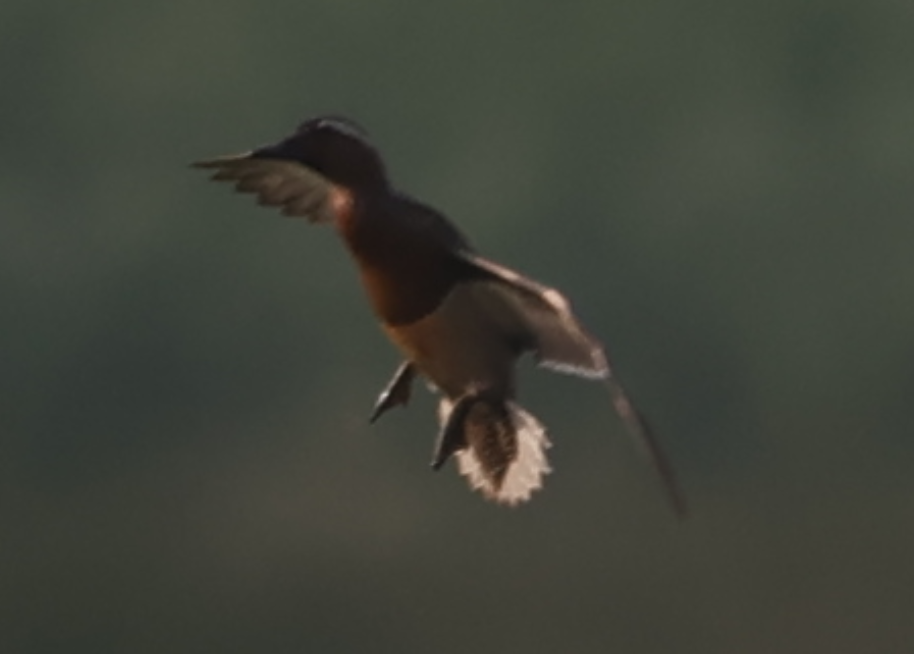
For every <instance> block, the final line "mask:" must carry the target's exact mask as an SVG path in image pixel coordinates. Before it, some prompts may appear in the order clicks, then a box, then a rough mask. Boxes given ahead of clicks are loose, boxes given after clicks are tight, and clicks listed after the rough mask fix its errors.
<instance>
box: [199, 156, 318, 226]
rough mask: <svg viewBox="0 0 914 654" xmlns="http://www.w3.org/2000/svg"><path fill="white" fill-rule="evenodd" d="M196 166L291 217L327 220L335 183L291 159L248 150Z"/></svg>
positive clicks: (217, 179) (316, 220)
mask: <svg viewBox="0 0 914 654" xmlns="http://www.w3.org/2000/svg"><path fill="white" fill-rule="evenodd" d="M192 165H193V166H194V167H195V168H204V169H209V170H213V171H215V172H214V173H213V175H212V179H213V180H215V181H218V182H234V184H235V189H236V190H238V191H239V192H241V193H253V194H254V195H256V196H257V201H258V202H259V203H260V204H261V205H264V206H271V207H280V208H281V209H282V212H283V214H285V215H286V216H290V217H301V218H307V219H308V220H310V221H311V222H330V221H331V220H333V215H334V206H333V202H334V191H335V187H334V185H333V184H332V183H331V182H330V181H329V180H328V179H327V178H326V177H324V176H323V175H321V174H320V173H317V172H315V171H314V170H312V169H310V168H308V167H306V166H303V165H301V164H299V163H296V162H294V161H286V160H282V159H265V158H261V157H255V156H253V153H251V152H245V153H243V154H239V155H230V156H227V157H219V158H217V159H209V160H206V161H198V162H195V163H194V164H192Z"/></svg>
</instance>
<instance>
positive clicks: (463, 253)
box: [193, 116, 686, 515]
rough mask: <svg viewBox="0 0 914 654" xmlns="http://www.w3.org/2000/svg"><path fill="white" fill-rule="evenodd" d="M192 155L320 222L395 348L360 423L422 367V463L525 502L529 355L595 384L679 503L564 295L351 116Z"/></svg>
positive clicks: (538, 445) (531, 433) (538, 432)
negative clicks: (520, 391)
mask: <svg viewBox="0 0 914 654" xmlns="http://www.w3.org/2000/svg"><path fill="white" fill-rule="evenodd" d="M193 165H194V166H195V167H198V168H205V169H209V170H211V171H213V175H212V179H214V180H218V181H227V182H231V183H233V184H234V185H235V188H236V189H237V190H238V191H240V192H243V193H252V194H254V195H256V196H257V199H258V201H259V203H260V204H261V205H265V206H270V207H278V208H279V209H280V210H281V211H282V213H283V214H285V215H286V216H291V217H302V218H306V219H308V220H309V221H311V222H314V223H329V224H331V225H333V227H334V228H335V229H336V232H337V233H338V235H339V236H340V238H341V239H342V241H343V243H344V244H345V246H346V248H347V249H348V250H349V253H350V254H351V255H352V258H353V259H354V260H355V263H356V265H357V266H358V271H359V275H360V277H361V281H362V285H363V286H364V288H365V291H366V293H367V295H368V300H369V302H370V303H371V307H372V309H373V311H374V313H375V315H376V316H377V318H378V320H379V321H380V324H381V328H382V329H383V331H384V332H385V333H386V334H387V336H388V337H389V338H390V340H391V341H392V342H393V343H394V344H395V345H396V346H397V348H398V349H399V350H400V352H401V353H402V355H403V357H404V361H403V362H402V363H401V364H400V366H399V367H398V368H397V370H396V372H395V373H394V374H393V377H392V378H391V380H390V381H389V383H388V384H387V386H386V387H385V388H384V390H383V391H382V392H381V394H380V396H379V397H378V399H377V402H376V403H375V406H374V409H373V411H372V412H371V416H370V421H371V422H372V423H373V422H374V421H376V420H377V419H378V418H379V417H381V415H383V414H384V413H385V412H386V411H388V410H389V409H391V408H393V407H396V406H399V405H406V404H407V402H408V401H409V399H410V394H411V390H412V385H413V382H414V380H415V379H416V377H417V376H419V377H422V378H424V379H425V381H426V382H427V383H428V384H429V385H430V386H431V387H432V388H433V389H436V390H437V392H438V393H440V395H441V399H440V404H439V409H438V417H439V422H440V429H439V432H438V437H437V443H436V445H435V449H434V454H433V456H432V468H434V469H435V470H438V469H440V468H441V467H442V466H443V465H444V464H445V463H447V461H448V460H449V459H451V457H453V458H454V459H456V463H457V468H458V470H459V471H460V473H461V474H462V475H464V476H465V477H466V478H467V480H468V482H469V484H470V486H471V487H472V488H473V489H476V490H479V491H480V492H481V493H482V494H483V495H484V496H485V497H487V498H489V499H491V500H494V501H495V502H497V503H500V504H506V505H515V504H519V503H521V502H525V501H526V500H528V499H529V498H530V496H531V494H532V493H533V492H534V491H536V490H537V489H539V488H541V487H542V484H543V477H544V475H546V474H547V473H548V472H549V471H550V467H549V462H548V460H547V458H546V450H547V449H548V448H549V447H550V442H549V439H548V437H547V435H546V430H545V429H544V427H543V425H542V424H540V422H539V421H538V420H537V419H536V418H535V417H534V416H533V415H531V414H530V413H529V412H528V411H526V410H525V409H524V408H523V407H521V406H520V405H519V404H518V403H517V380H516V370H515V368H516V363H517V361H518V359H519V358H520V357H521V356H523V355H525V354H528V353H529V354H530V355H532V357H533V358H534V359H535V361H536V362H537V363H538V364H539V365H540V366H542V367H545V368H549V369H552V370H555V371H558V372H562V373H569V374H572V375H578V376H580V377H584V378H586V379H592V380H601V381H603V382H604V383H606V384H607V385H608V388H609V390H610V394H611V397H612V400H613V404H614V406H615V409H616V411H617V412H618V414H619V416H620V417H621V419H622V421H623V422H624V423H625V424H626V426H627V428H628V430H629V432H630V433H631V434H632V435H633V436H634V437H635V438H636V440H637V441H638V442H639V443H640V445H641V446H642V449H643V450H644V452H645V453H646V454H647V456H648V458H649V460H650V461H651V463H652V464H653V466H654V467H655V469H656V470H657V472H658V473H659V475H660V478H661V480H662V483H663V484H664V488H665V491H666V494H667V496H668V498H669V500H670V502H671V504H672V506H673V508H674V510H675V511H676V512H677V513H678V514H680V515H682V514H684V513H685V510H686V506H685V501H684V498H683V495H682V493H681V492H680V490H679V487H678V485H677V484H676V481H675V478H674V475H673V472H672V469H671V467H670V465H669V463H668V462H667V459H666V457H665V456H664V455H663V452H662V451H661V450H660V448H659V446H658V444H657V442H656V440H655V439H654V437H653V435H652V433H651V430H650V428H649V426H648V424H647V422H646V421H645V419H644V417H643V416H642V414H641V413H640V412H639V411H638V410H637V409H636V408H635V406H634V405H633V404H632V402H631V400H630V399H629V397H628V394H627V393H626V392H625V390H624V388H623V387H622V386H621V384H620V383H619V381H618V380H617V378H616V377H615V376H614V375H613V373H612V371H611V369H610V366H609V363H608V361H607V356H606V353H605V351H604V348H603V346H602V345H601V343H600V342H599V341H598V340H596V339H595V338H594V337H593V336H591V335H590V334H589V333H587V331H586V330H585V329H584V327H583V326H582V325H581V323H580V321H579V320H578V319H577V318H576V317H575V315H574V313H573V312H572V310H571V306H570V304H569V302H568V300H567V299H566V298H565V296H564V295H562V294H561V293H560V292H559V291H557V290H556V289H554V288H550V287H548V286H544V285H542V284H540V283H538V282H536V281H533V280H532V279H530V278H528V277H525V276H524V275H521V274H520V273H517V272H515V271H513V270H511V269H509V268H506V267H504V266H502V265H500V264H498V263H495V262H494V261H491V260H490V259H486V258H484V257H482V256H481V255H479V254H478V253H477V251H476V250H475V248H473V246H472V245H471V244H470V242H469V241H468V240H467V238H466V237H465V236H464V235H463V234H462V233H461V232H460V231H459V230H458V229H457V228H456V227H455V226H454V225H453V224H452V223H451V222H450V221H449V220H448V219H447V218H446V217H445V216H444V215H443V214H442V213H441V212H439V211H437V210H436V209H434V208H432V207H430V206H428V205H426V204H423V203H421V202H419V201H417V200H415V199H413V198H412V197H410V196H409V195H407V194H405V193H403V192H401V191H399V190H397V189H396V188H395V187H394V186H393V185H392V183H391V181H390V178H389V177H388V173H387V170H386V168H385V165H384V162H383V161H382V159H381V156H380V154H379V153H378V151H377V150H376V149H375V147H374V146H373V145H372V144H371V143H370V142H369V140H368V137H367V135H366V133H365V131H364V130H363V129H362V128H361V127H360V126H359V125H357V124H356V123H354V122H353V121H351V120H348V119H346V118H342V117H336V116H324V117H318V118H314V119H311V120H307V121H306V122H304V123H303V124H301V125H300V126H299V127H298V129H297V130H296V131H295V133H294V134H292V135H291V136H289V137H287V138H284V139H282V140H280V141H279V142H277V143H274V144H272V145H267V146H264V147H260V148H257V149H255V150H251V151H249V152H244V153H242V154H238V155H233V156H226V157H220V158H217V159H210V160H206V161H199V162H197V163H195V164H193Z"/></svg>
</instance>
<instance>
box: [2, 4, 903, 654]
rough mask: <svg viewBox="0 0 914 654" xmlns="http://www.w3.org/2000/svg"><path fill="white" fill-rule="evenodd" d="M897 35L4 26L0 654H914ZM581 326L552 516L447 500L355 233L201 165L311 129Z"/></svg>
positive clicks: (81, 15)
mask: <svg viewBox="0 0 914 654" xmlns="http://www.w3.org/2000/svg"><path fill="white" fill-rule="evenodd" d="M912 33H914V4H912V3H911V2H909V1H902V0H874V1H872V2H868V3H860V2H843V1H840V0H839V1H827V2H826V1H824V0H823V1H819V2H815V1H800V2H797V1H796V0H791V1H790V2H786V1H779V0H774V1H772V0H764V1H762V0H757V1H752V2H738V3H732V2H688V3H683V2H679V1H676V0H653V1H648V2H643V1H639V2H634V1H631V0H623V1H620V2H613V3H604V2H573V1H571V2H563V3H551V2H545V1H536V2H534V1H530V2H502V3H492V2H480V1H476V2H464V3H459V4H458V3H443V2H425V3H408V2H395V1H392V0H391V1H386V2H385V1H376V2H345V1H340V0H332V1H331V0H325V1H322V2H305V1H304V0H296V1H294V2H293V1H281V2H280V1H277V2H253V1H250V0H247V1H245V0H234V1H231V0H221V1H219V2H216V1H215V0H181V1H180V2H178V1H176V0H164V1H163V2H157V3H138V2H137V3H130V2H126V3H125V2H114V1H113V0H111V1H104V0H94V1H92V2H82V3H65V2H59V1H58V2H43V3H42V2H34V1H32V0H27V1H26V0H7V2H5V3H4V4H3V5H2V7H0V85H2V90H3V91H2V97H3V101H2V103H0V301H2V307H3V310H2V314H0V327H2V346H0V347H2V349H0V384H2V394H0V527H2V535H0V621H2V624H0V652H3V653H10V654H44V653H46V652H47V653H52V652H53V653H56V652H68V653H82V652H86V653H92V654H99V653H101V654H105V653H108V652H111V653H115V652H117V653H121V652H130V653H131V654H147V653H148V654H152V653H156V654H158V653H161V652H169V653H171V654H183V653H189V652H220V653H222V652H224V653H235V652H238V653H245V654H247V653H252V654H253V653H258V654H261V653H270V654H274V653H275V654H282V653H286V652H359V651H368V652H384V653H386V652H391V653H393V652H398V653H399V652H410V651H434V652H439V653H441V654H444V653H451V652H453V653H465V652H526V653H529V654H534V653H540V652H543V653H545V652H595V653H596V652H625V653H659V652H690V653H691V652H696V653H717V652H720V653H732V652H739V653H741V654H760V653H769V652H778V653H779V654H780V653H785V652H786V653H790V652H797V653H804V654H805V653H809V652H828V653H829V654H840V653H845V652H846V653H854V654H856V653H859V652H878V653H880V654H884V653H892V652H910V651H912V649H911V648H912V647H914V620H912V618H914V560H912V555H914V478H912V474H911V473H912V469H914V468H912V466H914V447H912V444H911V436H912V433H911V432H912V429H911V416H910V405H911V397H912V393H914V340H912V337H911V335H912V331H914V303H912V285H914V256H912V239H914V221H912V210H914V183H912V173H914V74H912V70H914V38H912V36H911V35H912ZM328 111H329V112H338V113H343V114H347V115H350V116H352V117H354V118H356V119H357V120H358V121H360V122H361V123H363V124H364V125H365V126H366V127H367V128H368V130H369V131H370V132H371V134H372V136H373V138H374V140H375V142H376V143H377V144H378V145H379V146H380V147H381V149H382V151H383V152H384V153H385V154H386V156H387V159H388V164H389V166H390V169H391V172H392V175H393V177H394V178H395V180H397V181H398V182H399V184H401V185H402V187H404V188H406V189H408V190H409V191H410V192H411V193H413V194H414V195H416V196H418V197H420V198H422V199H424V200H426V201H428V202H430V203H432V204H434V205H436V206H438V207H440V208H442V209H443V210H444V211H446V212H447V213H448V214H449V215H450V216H451V217H452V218H453V219H454V220H455V221H457V222H458V223H459V224H460V225H461V226H462V227H463V228H464V229H465V230H466V231H467V232H468V233H469V234H470V235H471V236H472V238H473V240H474V242H475V243H476V245H477V246H478V247H479V248H480V249H481V250H482V251H483V252H485V253H486V254H488V255H490V256H492V257H494V258H496V259H498V260H501V261H503V262H505V263H506V264H508V265H511V266H513V267H516V268H518V269H520V270H522V271H524V272H527V273H529V274H531V275H533V276H534V277H536V278H539V279H541V280H543V281H546V282H549V283H551V284H555V285H556V286H558V287H560V288H562V289H564V290H565V291H566V292H567V293H568V295H569V296H570V297H571V298H572V299H573V300H574V302H575V305H576V306H577V307H578V309H579V313H580V314H581V316H582V317H583V318H584V320H585V321H586V322H587V323H588V325H589V326H590V328H591V330H592V331H594V332H595V333H596V334H599V335H600V336H601V337H603V338H604V339H605V340H606V342H607V343H608V344H609V345H610V350H611V352H612V354H613V357H614V360H615V363H616V368H617V371H618V372H619V374H620V376H621V377H622V378H623V379H625V380H626V382H627V384H628V385H629V388H630V390H631V391H632V393H633V394H634V395H635V397H636V398H638V400H639V401H640V403H641V405H642V406H643V407H644V408H645V409H646V411H647V412H648V413H649V414H650V415H651V416H652V418H653V421H654V423H655V424H656V426H657V429H658V432H659V433H660V435H661V437H662V440H663V441H664V443H665V445H666V447H667V449H668V451H669V453H670V456H671V458H672V459H673V460H674V462H675V464H676V467H677V468H678V470H679V472H680V475H681V477H682V480H683V484H684V486H685V487H686V489H687V492H688V494H689V497H690V500H691V504H692V507H693V515H692V517H691V518H690V519H689V520H688V521H686V522H684V523H678V522H677V521H676V520H675V519H674V518H673V516H672V515H671V513H670V511H669V510H668V508H667V507H666V506H665V505H664V503H663V498H662V495H661V493H660V492H659V489H658V487H657V484H656V482H655V479H654V477H653V476H652V474H651V471H650V470H649V469H648V468H647V467H646V466H644V465H643V464H642V462H641V461H640V459H639V458H638V456H637V455H636V454H635V453H634V451H633V449H632V448H631V447H630V444H629V443H628V442H627V440H626V437H625V434H624V432H623V430H622V428H621V426H620V424H619V423H618V421H617V419H616V418H615V417H614V415H613V414H612V411H611V409H610V407H609V402H608V400H607V397H606V395H605V393H604V391H603V390H602V389H601V388H600V387H599V386H598V385H592V384H588V383H585V382H582V381H578V380H574V379H568V378H562V377H559V376H554V375H548V374H546V373H543V372H534V371H532V370H531V369H530V367H529V366H528V367H527V369H526V372H525V374H524V402H525V404H526V405H527V406H529V407H530V408H532V409H533V411H534V412H535V413H536V414H538V415H539V416H540V417H541V419H542V420H543V421H544V422H545V423H546V424H547V425H548V426H549V427H550V430H551V434H552V437H553V441H554V443H555V447H554V448H553V450H552V459H553V463H554V466H555V469H556V471H555V473H554V474H553V475H552V476H550V477H549V479H548V484H547V489H546V491H545V492H544V493H542V494H539V495H537V496H536V498H535V500H534V501H533V503H532V504H530V505H528V506H525V507H522V508H520V509H517V510H507V509H503V508H499V507H496V506H493V505H491V504H489V503H486V502H484V501H483V500H482V499H481V498H480V497H479V496H477V495H473V494H470V492H469V491H468V489H467V488H466V485H465V483H464V482H463V480H462V479H460V478H458V476H457V475H456V474H455V472H454V471H453V469H448V470H446V471H444V472H442V473H440V474H437V475H436V474H433V473H431V472H430V471H429V470H428V468H427V463H428V460H429V457H430V453H431V447H432V441H433V436H434V433H435V429H436V427H435V418H434V402H433V401H432V400H431V399H430V397H429V396H428V394H427V393H425V392H424V391H423V392H420V393H419V396H418V397H417V398H416V401H415V402H414V405H413V406H412V407H411V408H410V410H409V411H407V412H402V411H397V412H393V413H391V414H389V415H388V416H386V417H385V418H384V420H382V421H381V423H379V424H378V425H377V426H375V427H373V428H369V427H368V425H367V424H366V420H365V418H366V416H367V413H368V411H369V409H370V407H371V404H372V402H373V401H374V398H375V395H376V393H377V392H378V391H379V390H380V387H381V386H382V384H383V383H384V382H386V380H387V377H388V375H389V374H390V372H391V371H392V370H393V368H394V366H395V365H396V363H397V360H398V358H397V355H396V354H395V352H394V351H393V348H392V347H391V346H390V345H389V344H388V343H387V342H386V341H385V339H384V338H383V336H382V335H381V333H380V332H379V330H378V329H377V328H376V326H375V325H374V324H373V319H372V317H371V315H370V313H369V310H368V308H367V306H366V304H365V302H364V301H363V298H362V294H361V290H360V289H359V288H358V284H357V279H356V275H355V274H354V270H353V268H352V266H351V264H350V262H349V261H348V260H347V258H346V257H345V256H344V254H343V252H342V248H341V247H340V246H339V244H338V243H337V242H336V240H335V238H334V236H333V235H332V233H331V232H330V231H329V230H326V229H323V230H322V229H317V228H312V227H310V226H308V225H307V224H306V223H304V222H297V221H290V220H286V219H282V218H281V217H279V216H278V214H276V213H275V212H268V211H265V210H262V209H258V208H257V207H255V206H254V204H253V202H251V200H250V199H249V198H241V197H235V196H233V195H232V194H230V193H229V192H228V191H229V190H228V189H227V188H225V187H219V186H217V185H214V184H210V183H208V182H207V181H206V180H205V177H204V176H203V175H201V174H200V173H199V172H197V171H192V170H190V169H188V168H187V167H186V164H187V163H188V162H189V161H192V160H194V159H198V158H203V157H208V156H212V155H218V154H225V153H229V152H233V151H238V150H243V149H246V148H248V147H251V146H255V145H258V144H261V143H264V142H268V141H270V140H273V139H274V138H276V137H278V136H281V135H283V134H285V133H286V132H288V131H291V129H292V128H294V126H295V125H296V124H297V123H298V122H299V120H300V119H301V118H303V117H306V116H309V115H313V114H316V113H323V112H328Z"/></svg>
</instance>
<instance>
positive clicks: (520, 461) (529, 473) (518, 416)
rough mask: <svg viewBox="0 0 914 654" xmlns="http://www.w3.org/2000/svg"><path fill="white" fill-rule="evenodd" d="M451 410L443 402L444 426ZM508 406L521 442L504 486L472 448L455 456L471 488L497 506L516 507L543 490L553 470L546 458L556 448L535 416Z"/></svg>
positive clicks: (440, 413) (465, 449)
mask: <svg viewBox="0 0 914 654" xmlns="http://www.w3.org/2000/svg"><path fill="white" fill-rule="evenodd" d="M451 406H452V404H451V402H449V401H448V400H446V399H442V401H441V405H440V407H439V415H440V417H441V418H442V423H443V422H444V421H445V420H446V419H447V416H448V415H449V413H450V409H451ZM506 406H507V408H508V414H509V416H510V419H511V423H512V424H513V426H514V433H515V437H516V439H517V454H516V456H515V457H514V460H513V461H512V462H511V463H510V464H509V466H508V470H507V472H506V473H505V475H504V478H503V479H502V481H501V483H500V484H497V485H496V484H495V483H494V482H493V480H492V478H491V477H490V476H489V475H487V474H486V472H485V470H484V468H483V466H482V464H481V462H480V460H479V458H478V457H477V455H476V452H475V451H474V449H473V448H472V447H465V448H463V449H461V450H458V451H457V452H455V454H454V456H455V457H456V459H457V469H458V470H459V471H460V474H462V475H463V476H465V477H466V478H467V482H468V483H469V484H470V487H471V488H473V489H474V490H479V491H480V492H481V493H482V494H483V495H485V496H486V497H487V498H489V499H490V500H493V501H494V502H497V503H499V504H506V505H508V506H515V505H517V504H521V503H523V502H526V501H527V500H529V499H530V497H531V496H532V495H533V493H534V492H535V491H537V490H539V489H540V488H542V487H543V477H544V476H545V475H547V474H549V472H551V470H552V468H551V467H550V466H549V461H548V459H547V458H546V450H547V449H549V448H550V447H551V446H552V444H551V443H550V442H549V438H548V436H547V435H546V429H545V428H544V427H543V425H542V424H541V423H540V421H539V420H537V419H536V418H535V417H534V416H533V415H531V414H530V413H528V412H527V411H525V410H524V409H523V408H522V407H520V406H518V405H517V404H515V403H514V402H510V401H509V402H507V403H506Z"/></svg>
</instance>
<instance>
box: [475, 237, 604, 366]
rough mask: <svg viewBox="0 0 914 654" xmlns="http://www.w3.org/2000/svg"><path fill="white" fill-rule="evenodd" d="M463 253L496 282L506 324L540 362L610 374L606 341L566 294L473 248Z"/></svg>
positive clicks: (543, 364) (495, 285)
mask: <svg viewBox="0 0 914 654" xmlns="http://www.w3.org/2000/svg"><path fill="white" fill-rule="evenodd" d="M461 256H462V257H463V258H464V259H465V260H466V261H467V262H468V263H470V264H471V265H472V266H473V267H474V268H475V269H476V271H478V273H480V274H481V276H482V277H483V279H485V280H487V281H490V282H492V283H491V284H489V285H488V286H489V287H490V289H491V290H494V291H495V293H496V294H497V296H498V297H499V300H500V301H501V302H502V303H504V304H506V305H507V308H508V311H502V312H501V315H502V316H503V317H502V318H501V320H502V322H503V323H504V325H503V326H504V327H505V328H506V329H507V330H508V332H509V335H510V336H512V337H514V338H517V339H519V342H520V343H521V344H522V347H523V348H524V349H528V350H531V351H532V352H533V354H534V356H535V358H536V360H537V363H538V364H539V365H542V366H544V367H547V368H551V369H553V370H556V371H558V372H564V373H569V374H574V375H579V376H581V377H588V378H591V379H603V378H605V377H607V376H608V375H609V366H608V365H607V362H606V355H605V354H604V353H603V346H602V345H601V343H600V342H599V341H598V340H597V339H595V338H594V337H593V336H591V335H590V334H588V333H587V331H586V330H585V329H584V327H583V325H581V323H580V321H579V320H578V319H577V317H575V315H574V313H573V312H572V310H571V305H570V303H569V302H568V300H567V299H566V298H565V296H564V295H562V294H561V293H560V292H559V291H557V290H556V289H554V288H550V287H548V286H544V285H543V284H540V283H539V282H535V281H533V280H532V279H530V278H528V277H525V276H523V275H521V274H520V273H518V272H515V271H513V270H511V269H509V268H505V267H504V266H501V265H499V264H497V263H494V262H492V261H489V260H488V259H484V258H482V257H480V256H477V255H475V254H473V253H469V252H464V253H462V255H461Z"/></svg>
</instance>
